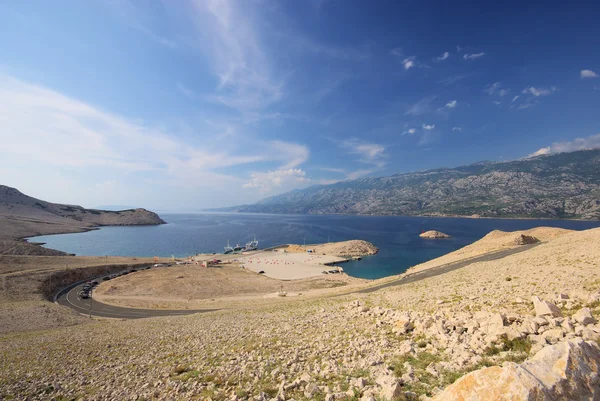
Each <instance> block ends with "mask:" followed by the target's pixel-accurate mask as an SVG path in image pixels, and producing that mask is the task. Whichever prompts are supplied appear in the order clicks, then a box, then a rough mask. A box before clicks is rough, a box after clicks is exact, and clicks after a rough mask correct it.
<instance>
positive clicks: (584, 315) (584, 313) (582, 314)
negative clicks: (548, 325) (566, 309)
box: [573, 308, 595, 326]
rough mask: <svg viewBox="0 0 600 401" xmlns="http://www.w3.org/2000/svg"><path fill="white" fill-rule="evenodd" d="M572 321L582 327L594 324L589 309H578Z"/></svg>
mask: <svg viewBox="0 0 600 401" xmlns="http://www.w3.org/2000/svg"><path fill="white" fill-rule="evenodd" d="M573 319H575V321H576V322H578V323H580V324H583V325H584V326H587V325H588V324H594V322H595V320H594V317H593V316H592V312H591V311H590V308H581V309H579V310H578V311H577V313H575V314H574V315H573Z"/></svg>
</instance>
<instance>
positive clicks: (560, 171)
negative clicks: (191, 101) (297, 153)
mask: <svg viewBox="0 0 600 401" xmlns="http://www.w3.org/2000/svg"><path fill="white" fill-rule="evenodd" d="M599 170H600V150H599V149H594V150H582V151H577V152H570V153H557V154H552V155H545V156H540V157H536V158H531V159H524V160H523V159H521V160H515V161H509V162H498V163H476V164H471V165H468V166H461V167H456V168H441V169H436V170H427V171H418V172H413V173H406V174H396V175H392V176H389V177H377V178H371V177H368V178H360V179H357V180H351V181H343V182H338V183H335V184H330V185H318V186H314V187H310V188H306V189H303V190H294V191H292V192H288V193H285V194H282V195H277V196H274V197H271V198H267V199H264V200H262V201H260V202H258V203H256V204H254V205H243V206H238V207H235V208H228V209H227V211H238V212H250V213H252V212H254V213H302V214H371V215H409V216H473V215H476V216H481V217H532V218H539V217H544V218H554V219H557V218H581V219H590V220H597V219H600V199H598V195H597V191H598V190H599V189H600V175H599V174H598V173H597V171H599Z"/></svg>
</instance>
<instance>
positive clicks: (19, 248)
mask: <svg viewBox="0 0 600 401" xmlns="http://www.w3.org/2000/svg"><path fill="white" fill-rule="evenodd" d="M164 223H165V221H164V220H162V219H161V218H160V217H159V216H158V215H157V214H156V213H154V212H151V211H149V210H146V209H141V208H140V209H129V210H119V211H110V210H97V209H86V208H84V207H81V206H76V205H64V204H59V203H51V202H46V201H43V200H40V199H36V198H32V197H30V196H27V195H25V194H23V193H21V192H20V191H18V190H17V189H15V188H11V187H7V186H5V185H0V226H1V227H2V230H1V231H0V240H2V241H1V242H0V254H27V255H49V254H51V253H48V252H47V251H46V250H43V249H42V248H41V247H38V246H34V245H32V246H27V245H23V243H22V242H19V241H15V240H17V239H21V238H26V237H32V236H36V235H45V234H62V233H72V232H83V231H89V230H91V229H94V228H95V227H98V226H114V225H119V226H124V225H158V224H164ZM36 249H39V252H36V251H35V250H36Z"/></svg>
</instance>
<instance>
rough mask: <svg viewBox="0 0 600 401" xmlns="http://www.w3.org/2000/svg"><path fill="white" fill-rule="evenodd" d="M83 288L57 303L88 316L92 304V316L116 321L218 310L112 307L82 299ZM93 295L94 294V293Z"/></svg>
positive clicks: (61, 297)
mask: <svg viewBox="0 0 600 401" xmlns="http://www.w3.org/2000/svg"><path fill="white" fill-rule="evenodd" d="M82 288H83V284H80V285H78V286H76V287H74V288H72V289H71V290H70V291H67V292H66V293H64V294H62V295H61V296H60V297H58V299H57V300H56V302H58V303H59V304H61V305H64V306H68V307H69V308H71V309H74V310H75V311H76V312H79V313H81V314H84V315H87V314H89V312H90V303H91V304H92V308H91V310H92V316H94V317H105V318H106V317H108V318H115V319H141V318H145V317H157V316H181V315H190V314H192V313H203V312H212V311H215V310H218V309H200V310H164V309H136V308H123V307H120V306H112V305H107V304H103V303H101V302H98V301H96V300H93V299H92V300H90V299H81V298H79V296H78V295H77V293H78V292H79V291H81V289H82ZM92 295H93V293H92Z"/></svg>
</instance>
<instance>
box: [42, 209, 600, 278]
mask: <svg viewBox="0 0 600 401" xmlns="http://www.w3.org/2000/svg"><path fill="white" fill-rule="evenodd" d="M161 217H162V218H163V219H164V220H165V221H167V222H168V224H164V225H160V226H137V227H136V226H128V227H102V228H100V229H99V230H94V231H89V232H86V233H77V234H57V235H45V236H40V237H35V238H34V241H39V242H45V243H46V245H45V246H46V247H48V248H52V249H59V250H61V251H65V252H69V253H74V254H77V255H94V256H103V255H111V256H162V257H164V256H171V255H174V256H175V257H185V256H190V255H194V254H197V253H212V252H222V251H223V246H225V245H226V243H227V240H229V241H230V243H231V245H232V246H234V245H235V244H236V243H238V242H239V243H240V244H241V245H244V244H245V243H246V242H248V241H250V240H252V239H253V237H254V235H256V238H257V239H258V240H259V241H260V248H266V247H270V246H274V245H279V244H284V243H296V244H302V243H304V241H305V240H306V243H307V244H313V243H321V242H326V241H328V240H329V241H343V240H349V239H363V240H366V241H370V242H372V243H373V244H375V245H376V246H377V247H378V248H379V253H378V254H377V255H374V256H370V257H365V258H363V259H362V260H361V261H356V262H348V263H346V264H344V270H345V271H346V273H348V274H349V275H351V276H354V277H361V278H368V279H375V278H381V277H387V276H391V275H394V274H399V273H402V272H404V271H406V269H408V268H409V267H411V266H414V265H416V264H418V263H422V262H425V261H427V260H430V259H434V258H437V257H439V256H441V255H444V254H446V253H449V252H452V251H455V250H456V249H458V248H461V247H463V246H465V245H468V244H470V243H472V242H474V241H476V240H478V239H480V238H481V237H483V236H484V235H485V234H487V233H489V232H490V231H492V230H496V229H498V230H503V231H514V230H524V229H528V228H533V227H539V226H550V227H562V228H568V229H573V230H585V229H588V228H594V227H600V222H598V221H593V222H592V221H571V220H504V219H466V218H431V217H406V216H347V215H328V216H324V215H319V216H316V215H272V214H233V213H232V214H228V213H219V214H217V213H214V214H213V213H203V214H161ZM424 230H439V231H442V232H445V233H447V234H450V235H451V236H452V238H451V239H446V240H424V239H422V238H420V237H419V234H420V233H421V232H422V231H424Z"/></svg>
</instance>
